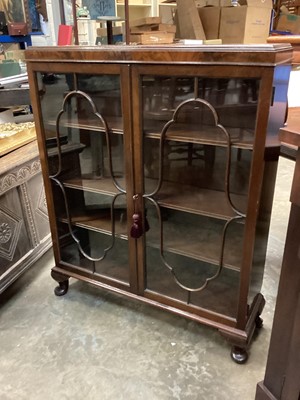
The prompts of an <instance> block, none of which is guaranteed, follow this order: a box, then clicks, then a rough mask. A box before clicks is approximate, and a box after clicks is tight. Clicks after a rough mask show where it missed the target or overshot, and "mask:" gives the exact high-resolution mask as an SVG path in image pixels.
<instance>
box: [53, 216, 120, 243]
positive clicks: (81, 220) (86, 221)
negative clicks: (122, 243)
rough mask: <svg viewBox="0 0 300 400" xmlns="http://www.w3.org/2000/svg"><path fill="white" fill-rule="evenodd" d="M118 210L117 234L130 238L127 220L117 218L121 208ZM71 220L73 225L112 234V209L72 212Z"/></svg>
mask: <svg viewBox="0 0 300 400" xmlns="http://www.w3.org/2000/svg"><path fill="white" fill-rule="evenodd" d="M117 211H118V212H117V213H116V214H117V215H116V220H115V236H116V237H117V238H119V239H123V240H128V235H127V225H126V221H124V222H121V221H120V219H118V218H117V217H119V218H120V210H117ZM124 212H125V211H124ZM59 220H60V221H61V222H63V223H65V224H67V223H68V220H67V218H65V217H62V218H59ZM71 222H72V225H74V226H77V227H79V228H83V229H88V230H91V231H94V232H99V233H103V234H105V235H110V236H111V235H112V232H111V219H110V210H107V211H100V212H96V211H95V212H94V213H83V212H82V213H80V214H77V215H74V214H72V213H71Z"/></svg>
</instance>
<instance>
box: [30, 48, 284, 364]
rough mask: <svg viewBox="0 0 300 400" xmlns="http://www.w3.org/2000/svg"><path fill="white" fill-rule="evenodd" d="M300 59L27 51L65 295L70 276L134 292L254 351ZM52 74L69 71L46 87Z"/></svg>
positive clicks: (278, 51) (243, 355)
mask: <svg viewBox="0 0 300 400" xmlns="http://www.w3.org/2000/svg"><path fill="white" fill-rule="evenodd" d="M291 57H292V52H291V47H290V46H285V45H265V46H264V45H260V46H257V47H256V46H201V48H199V47H191V46H188V47H187V46H178V45H175V46H170V47H168V46H157V47H155V46H151V47H149V46H146V47H143V46H113V47H112V46H101V47H100V48H99V49H98V48H97V49H93V50H91V49H90V48H85V47H81V48H80V49H76V48H74V47H71V48H70V47H51V48H37V49H29V50H27V51H26V58H27V65H28V74H29V80H30V89H31V97H32V106H33V109H34V113H35V120H36V127H37V132H38V142H39V150H40V155H41V160H42V165H43V176H44V182H45V188H46V196H47V203H48V210H49V217H50V225H51V231H52V237H53V243H54V254H55V267H54V268H53V270H52V277H53V278H54V279H55V280H57V281H58V282H59V286H58V287H57V288H56V289H55V293H56V294H57V295H63V294H65V293H66V292H67V290H68V282H69V278H70V277H74V278H77V279H81V280H84V281H86V282H90V283H93V284H95V285H97V286H99V287H103V288H107V289H110V290H112V291H115V292H117V293H122V294H124V295H126V296H128V297H130V298H132V299H139V300H141V301H143V302H146V303H148V304H151V305H155V306H157V307H160V308H162V309H165V310H167V311H171V312H174V313H177V314H180V315H182V316H185V317H187V318H191V319H193V320H196V321H198V322H201V323H204V324H207V325H208V326H211V327H214V328H216V329H218V330H219V331H220V333H221V334H222V335H224V337H226V338H227V339H228V341H229V342H230V344H231V345H232V357H233V359H234V360H235V361H236V362H239V363H242V362H245V361H246V359H247V357H248V354H247V350H248V346H249V344H250V342H251V339H252V336H253V333H254V331H255V329H256V327H257V326H258V327H259V326H261V322H262V321H261V319H260V317H259V316H260V314H261V312H262V310H263V307H264V302H265V300H264V298H263V296H262V294H261V293H260V289H261V284H262V279H263V272H264V263H265V256H266V248H267V238H268V231H269V221H270V215H271V208H272V198H273V192H274V184H275V177H276V169H277V160H278V155H279V149H280V142H279V141H278V138H277V134H278V130H279V128H280V127H281V126H282V125H283V122H284V117H285V110H286V94H287V85H288V78H289V72H290V61H291ZM45 72H50V73H54V74H55V75H56V76H57V77H58V79H57V80H56V82H55V83H54V84H53V85H45V88H44V90H43V92H42V93H41V92H40V91H39V87H38V84H37V82H38V81H40V75H41V74H43V73H45ZM195 149H196V150H197V157H191V156H190V155H191V150H195ZM194 154H195V153H194ZM200 155H201V156H200Z"/></svg>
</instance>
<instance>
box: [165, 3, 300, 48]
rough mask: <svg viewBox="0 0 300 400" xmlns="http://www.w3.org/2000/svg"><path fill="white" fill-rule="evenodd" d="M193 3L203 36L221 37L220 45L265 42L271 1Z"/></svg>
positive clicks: (208, 37)
mask: <svg viewBox="0 0 300 400" xmlns="http://www.w3.org/2000/svg"><path fill="white" fill-rule="evenodd" d="M182 1H183V0H181V2H182ZM185 1H186V2H187V1H188V0H185ZM195 5H196V7H197V10H198V13H199V17H200V20H201V23H202V26H203V30H204V35H205V37H204V39H205V38H206V39H209V40H212V39H221V40H222V43H223V44H257V43H266V41H267V38H268V36H269V32H270V25H271V16H272V8H273V2H272V0H236V1H235V0H233V1H232V0H195ZM186 8H187V7H186ZM179 11H180V10H179V8H178V7H177V12H178V13H179ZM173 14H174V13H173ZM162 16H163V15H162ZM293 17H294V16H293ZM298 18H299V19H300V17H298ZM177 19H178V18H177ZM299 26H300V25H299ZM180 28H181V27H179V30H178V34H177V37H178V38H181V39H188V37H183V36H182V31H181V29H180Z"/></svg>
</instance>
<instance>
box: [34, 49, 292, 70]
mask: <svg viewBox="0 0 300 400" xmlns="http://www.w3.org/2000/svg"><path fill="white" fill-rule="evenodd" d="M26 60H27V62H29V63H30V62H47V63H51V62H60V63H65V62H71V63H82V62H89V63H94V62H95V63H97V62H101V63H115V62H118V63H129V64H132V63H138V64H140V63H142V64H145V63H146V64H174V63H175V64H184V65H187V64H199V63H200V64H206V65H210V64H211V65H216V64H219V65H250V66H251V65H253V66H260V65H261V66H274V65H278V64H284V63H290V62H291V60H292V47H291V45H290V44H261V45H199V46H194V45H181V44H174V45H160V46H158V45H156V46H151V45H147V46H145V45H108V46H51V47H50V46H49V47H30V48H28V49H27V50H26Z"/></svg>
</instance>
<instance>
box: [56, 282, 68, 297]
mask: <svg viewBox="0 0 300 400" xmlns="http://www.w3.org/2000/svg"><path fill="white" fill-rule="evenodd" d="M68 289H69V280H66V281H63V282H58V286H56V288H55V289H54V293H55V295H56V296H63V295H64V294H66V293H67V291H68Z"/></svg>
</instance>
